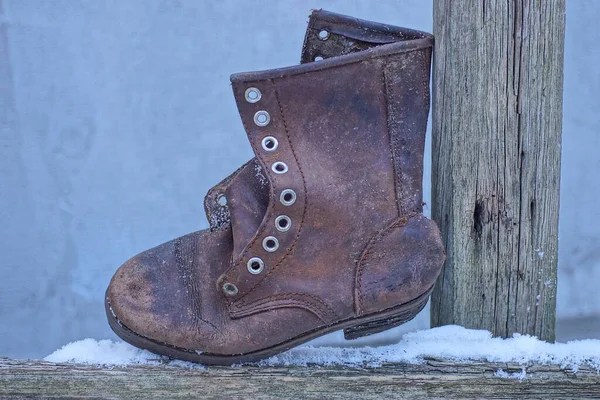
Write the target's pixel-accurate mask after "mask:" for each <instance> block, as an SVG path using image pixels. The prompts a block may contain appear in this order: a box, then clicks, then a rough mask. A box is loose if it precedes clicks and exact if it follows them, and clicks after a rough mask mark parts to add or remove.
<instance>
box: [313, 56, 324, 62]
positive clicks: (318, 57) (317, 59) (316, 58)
mask: <svg viewBox="0 0 600 400" xmlns="http://www.w3.org/2000/svg"><path fill="white" fill-rule="evenodd" d="M315 61H323V56H315Z"/></svg>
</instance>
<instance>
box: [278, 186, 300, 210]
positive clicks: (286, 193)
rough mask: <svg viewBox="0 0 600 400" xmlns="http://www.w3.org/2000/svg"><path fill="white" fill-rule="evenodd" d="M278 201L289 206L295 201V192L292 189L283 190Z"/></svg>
mask: <svg viewBox="0 0 600 400" xmlns="http://www.w3.org/2000/svg"><path fill="white" fill-rule="evenodd" d="M279 201H280V202H281V204H283V205H284V206H291V205H292V204H294V203H295V202H296V192H294V191H293V190H292V189H285V190H283V191H282V192H281V195H280V196H279Z"/></svg>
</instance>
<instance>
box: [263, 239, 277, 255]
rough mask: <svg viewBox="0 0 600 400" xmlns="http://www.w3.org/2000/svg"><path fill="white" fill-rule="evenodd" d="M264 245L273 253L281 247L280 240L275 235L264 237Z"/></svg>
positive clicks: (264, 247)
mask: <svg viewBox="0 0 600 400" xmlns="http://www.w3.org/2000/svg"><path fill="white" fill-rule="evenodd" d="M262 245H263V249H265V250H266V251H268V252H269V253H272V252H274V251H275V250H277V249H278V248H279V240H277V238H276V237H275V236H267V237H266V238H264V239H263V241H262Z"/></svg>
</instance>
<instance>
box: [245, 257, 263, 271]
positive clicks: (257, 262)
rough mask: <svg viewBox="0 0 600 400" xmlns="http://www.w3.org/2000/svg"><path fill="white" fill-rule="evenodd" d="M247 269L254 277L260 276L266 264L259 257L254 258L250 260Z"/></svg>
mask: <svg viewBox="0 0 600 400" xmlns="http://www.w3.org/2000/svg"><path fill="white" fill-rule="evenodd" d="M247 267H248V272H250V273H251V274H252V275H257V274H260V273H261V272H262V271H263V269H265V263H264V261H263V260H261V259H260V258H258V257H252V258H251V259H249V260H248V264H247Z"/></svg>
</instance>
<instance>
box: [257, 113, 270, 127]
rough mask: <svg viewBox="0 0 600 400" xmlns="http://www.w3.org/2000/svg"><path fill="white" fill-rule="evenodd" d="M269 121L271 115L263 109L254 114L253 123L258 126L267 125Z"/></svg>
mask: <svg viewBox="0 0 600 400" xmlns="http://www.w3.org/2000/svg"><path fill="white" fill-rule="evenodd" d="M269 122H271V116H270V115H269V113H268V112H266V111H265V110H260V111H257V112H256V114H254V123H255V124H256V125H258V126H267V125H269Z"/></svg>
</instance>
